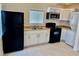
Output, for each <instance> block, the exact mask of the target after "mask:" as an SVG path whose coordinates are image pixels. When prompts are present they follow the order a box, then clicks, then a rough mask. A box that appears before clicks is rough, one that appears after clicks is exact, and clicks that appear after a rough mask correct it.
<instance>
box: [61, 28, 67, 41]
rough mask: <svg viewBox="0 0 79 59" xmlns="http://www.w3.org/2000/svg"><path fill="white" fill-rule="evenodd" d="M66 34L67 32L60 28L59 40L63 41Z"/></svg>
mask: <svg viewBox="0 0 79 59" xmlns="http://www.w3.org/2000/svg"><path fill="white" fill-rule="evenodd" d="M66 33H67V30H66V29H64V28H62V31H61V40H65V39H66Z"/></svg>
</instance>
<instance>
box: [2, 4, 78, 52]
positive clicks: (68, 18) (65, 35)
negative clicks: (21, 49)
mask: <svg viewBox="0 0 79 59" xmlns="http://www.w3.org/2000/svg"><path fill="white" fill-rule="evenodd" d="M38 6H39V7H38ZM75 6H76V7H75ZM78 6H79V4H56V3H55V4H54V3H53V4H52V3H49V4H48V3H45V4H44V3H39V4H37V3H36V4H34V3H26V4H16V3H15V4H11V3H10V4H8V3H4V4H2V10H6V11H16V12H24V38H26V39H28V38H29V37H27V36H28V35H27V34H28V33H29V32H30V31H31V30H33V31H32V33H30V34H29V35H30V36H32V35H33V34H35V35H37V34H38V35H37V36H38V37H39V33H40V35H41V36H42V37H41V38H40V39H41V40H40V39H39V40H38V42H37V41H36V42H35V41H34V40H31V41H30V42H31V45H33V44H36V43H41V42H42V43H46V42H48V38H49V29H47V28H45V25H46V23H48V22H49V23H50V22H52V23H56V26H57V27H59V28H62V31H61V38H60V39H61V41H64V42H65V43H66V44H68V45H69V46H70V47H72V48H73V50H75V51H78V50H79V47H78V44H79V43H78V24H77V23H78V16H79V14H78V12H79V10H78V8H77V7H78ZM31 9H32V10H43V11H44V16H43V17H44V21H43V22H44V23H42V24H41V26H38V27H35V28H34V27H31V25H32V24H31V25H30V23H29V11H30V10H31ZM47 12H54V13H60V18H58V19H54V20H53V19H52V18H49V19H46V13H47ZM75 18H76V19H77V21H75V20H74V19H75ZM72 20H73V21H72ZM34 25H36V24H34ZM37 25H39V24H37ZM74 27H75V28H74ZM27 28H28V29H27ZM30 28H33V29H31V30H30ZM36 28H43V29H44V30H43V31H42V30H41V29H40V30H38V29H36ZM29 30H30V31H29ZM27 31H28V33H27ZM34 31H36V32H34ZM40 31H41V32H40ZM25 32H26V33H25ZM38 32H39V33H38ZM42 33H44V34H42ZM35 35H33V36H34V37H33V36H32V37H33V38H35ZM43 35H44V36H45V37H44V36H43ZM75 35H76V39H75V41H74V38H75ZM32 37H31V38H32ZM42 39H46V41H45V40H42ZM36 40H37V39H36ZM24 46H25V47H27V46H29V42H27V40H25V39H24ZM77 49H78V50H77Z"/></svg>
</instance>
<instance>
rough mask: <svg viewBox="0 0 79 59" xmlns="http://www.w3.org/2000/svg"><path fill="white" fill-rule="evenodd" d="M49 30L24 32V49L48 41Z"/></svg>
mask: <svg viewBox="0 0 79 59" xmlns="http://www.w3.org/2000/svg"><path fill="white" fill-rule="evenodd" d="M49 34H50V30H49V29H47V30H32V31H25V32H24V47H27V46H31V45H35V44H41V43H46V42H48V41H49Z"/></svg>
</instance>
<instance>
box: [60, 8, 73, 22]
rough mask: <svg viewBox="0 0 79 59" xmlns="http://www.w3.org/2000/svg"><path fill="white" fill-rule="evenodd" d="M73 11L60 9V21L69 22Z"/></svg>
mask: <svg viewBox="0 0 79 59" xmlns="http://www.w3.org/2000/svg"><path fill="white" fill-rule="evenodd" d="M72 11H74V10H73V9H61V11H60V20H66V21H68V20H70V19H71V13H72Z"/></svg>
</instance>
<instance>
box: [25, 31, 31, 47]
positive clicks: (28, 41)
mask: <svg viewBox="0 0 79 59" xmlns="http://www.w3.org/2000/svg"><path fill="white" fill-rule="evenodd" d="M29 45H30V37H29V32H24V47H26V46H29Z"/></svg>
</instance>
